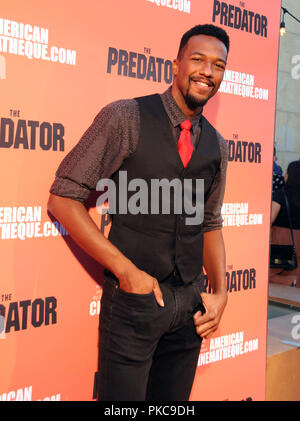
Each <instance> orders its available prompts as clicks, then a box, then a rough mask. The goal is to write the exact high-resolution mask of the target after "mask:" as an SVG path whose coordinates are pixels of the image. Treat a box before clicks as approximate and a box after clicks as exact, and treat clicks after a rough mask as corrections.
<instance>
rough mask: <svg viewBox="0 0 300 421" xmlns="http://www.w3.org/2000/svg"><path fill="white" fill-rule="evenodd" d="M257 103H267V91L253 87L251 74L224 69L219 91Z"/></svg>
mask: <svg viewBox="0 0 300 421" xmlns="http://www.w3.org/2000/svg"><path fill="white" fill-rule="evenodd" d="M218 92H221V93H224V94H230V95H235V96H241V97H243V98H249V99H254V100H259V101H268V99H269V90H268V89H265V88H261V87H258V86H256V85H255V77H254V75H252V74H248V73H244V72H239V71H235V70H230V69H226V70H225V72H224V77H223V80H222V82H221V85H220V88H219V91H218Z"/></svg>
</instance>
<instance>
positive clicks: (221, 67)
mask: <svg viewBox="0 0 300 421" xmlns="http://www.w3.org/2000/svg"><path fill="white" fill-rule="evenodd" d="M215 66H216V67H217V68H218V69H221V70H225V66H224V64H222V63H216V64H215Z"/></svg>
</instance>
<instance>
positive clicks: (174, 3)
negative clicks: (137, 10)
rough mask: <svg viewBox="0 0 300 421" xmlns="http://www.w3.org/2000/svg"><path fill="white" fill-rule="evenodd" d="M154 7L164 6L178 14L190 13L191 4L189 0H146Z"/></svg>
mask: <svg viewBox="0 0 300 421" xmlns="http://www.w3.org/2000/svg"><path fill="white" fill-rule="evenodd" d="M146 1H148V2H150V3H154V4H156V6H164V7H168V8H170V9H173V10H177V11H178V12H184V13H191V2H190V1H189V0H146Z"/></svg>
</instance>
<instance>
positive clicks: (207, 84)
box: [191, 79, 213, 88]
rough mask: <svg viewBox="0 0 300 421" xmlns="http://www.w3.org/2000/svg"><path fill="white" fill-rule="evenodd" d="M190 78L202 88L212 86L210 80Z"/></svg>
mask: <svg viewBox="0 0 300 421" xmlns="http://www.w3.org/2000/svg"><path fill="white" fill-rule="evenodd" d="M191 80H192V82H194V83H195V84H196V85H198V86H201V87H203V88H212V87H213V83H212V82H205V81H204V80H195V79H191Z"/></svg>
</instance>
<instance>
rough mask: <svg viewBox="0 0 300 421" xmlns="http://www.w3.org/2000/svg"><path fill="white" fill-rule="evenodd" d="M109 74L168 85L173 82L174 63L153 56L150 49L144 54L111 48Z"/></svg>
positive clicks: (108, 63) (145, 50)
mask: <svg viewBox="0 0 300 421" xmlns="http://www.w3.org/2000/svg"><path fill="white" fill-rule="evenodd" d="M107 73H111V74H116V75H119V76H125V77H131V78H136V79H142V80H149V81H152V82H159V83H161V82H165V83H167V84H171V83H172V81H173V73H172V61H171V60H166V59H164V58H161V57H155V56H153V55H151V48H148V47H144V54H142V53H138V52H135V51H127V50H122V49H117V48H114V47H109V48H108V57H107Z"/></svg>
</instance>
